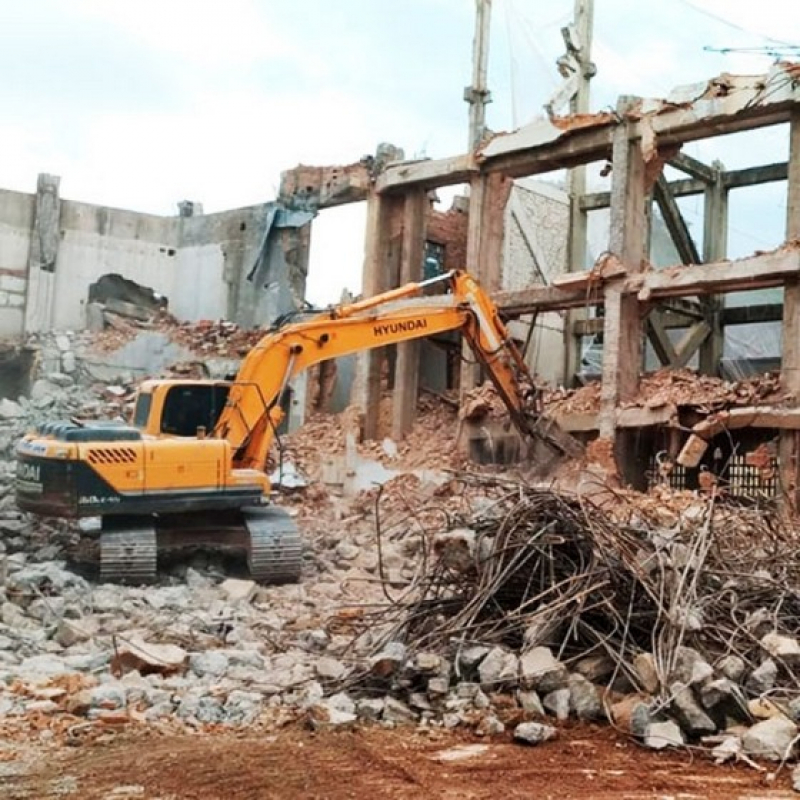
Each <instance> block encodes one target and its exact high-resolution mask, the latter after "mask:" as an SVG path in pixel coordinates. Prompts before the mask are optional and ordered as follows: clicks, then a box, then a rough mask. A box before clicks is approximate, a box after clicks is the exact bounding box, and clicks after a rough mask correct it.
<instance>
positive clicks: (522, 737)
mask: <svg viewBox="0 0 800 800" xmlns="http://www.w3.org/2000/svg"><path fill="white" fill-rule="evenodd" d="M556 733H557V732H556V729H555V728H553V727H552V726H550V725H543V724H542V723H540V722H521V723H520V724H519V725H517V727H516V728H514V741H515V742H520V743H522V744H527V745H537V744H541V743H542V742H547V741H549V740H550V739H553V738H555V736H556Z"/></svg>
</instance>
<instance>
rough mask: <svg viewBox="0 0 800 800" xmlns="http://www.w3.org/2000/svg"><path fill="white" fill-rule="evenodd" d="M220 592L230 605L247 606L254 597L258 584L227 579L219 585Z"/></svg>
mask: <svg viewBox="0 0 800 800" xmlns="http://www.w3.org/2000/svg"><path fill="white" fill-rule="evenodd" d="M219 588H220V591H221V592H222V593H223V594H224V595H225V599H226V600H227V601H228V602H229V603H230V604H231V605H238V604H240V603H241V604H243V605H244V604H247V603H250V602H252V600H253V597H255V594H256V590H257V589H258V584H257V583H256V582H255V581H247V580H241V579H239V578H228V579H227V580H224V581H222V583H221V584H220V585H219Z"/></svg>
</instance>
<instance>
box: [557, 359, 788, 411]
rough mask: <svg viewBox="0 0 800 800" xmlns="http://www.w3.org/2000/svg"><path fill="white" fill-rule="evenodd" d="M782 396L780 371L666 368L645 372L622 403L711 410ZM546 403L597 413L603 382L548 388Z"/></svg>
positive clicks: (775, 401) (775, 400)
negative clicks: (741, 374) (735, 374)
mask: <svg viewBox="0 0 800 800" xmlns="http://www.w3.org/2000/svg"><path fill="white" fill-rule="evenodd" d="M783 399H784V393H783V391H782V388H781V385H780V376H779V375H778V374H777V373H766V374H764V375H759V376H757V377H754V378H746V379H744V380H741V381H725V380H722V379H721V378H716V377H713V376H710V375H699V374H698V373H696V372H694V371H692V370H690V369H679V370H670V369H663V370H659V371H658V372H654V373H650V374H648V375H643V376H642V379H641V382H640V384H639V392H638V394H637V396H636V397H635V398H633V400H631V401H629V402H627V403H623V404H622V407H634V406H637V407H641V408H661V407H662V406H667V405H672V406H693V407H695V408H698V409H700V410H703V411H706V412H708V413H711V412H713V411H717V410H719V409H721V408H728V407H731V406H750V405H757V404H770V405H779V404H780V403H781V402H782V401H783ZM544 404H545V409H546V410H547V411H548V412H549V413H551V414H554V415H557V416H563V415H566V414H587V413H596V412H597V411H599V410H600V382H599V381H595V382H592V383H588V384H587V385H586V386H582V387H581V388H580V389H565V388H563V387H559V388H556V389H552V390H549V391H547V392H546V393H545V396H544Z"/></svg>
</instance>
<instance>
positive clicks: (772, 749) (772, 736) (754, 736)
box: [742, 717, 797, 761]
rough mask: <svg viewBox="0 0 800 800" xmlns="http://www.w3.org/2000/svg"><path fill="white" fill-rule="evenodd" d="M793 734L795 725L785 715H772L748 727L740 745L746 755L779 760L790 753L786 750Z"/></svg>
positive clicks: (795, 731) (793, 736)
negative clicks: (770, 717)
mask: <svg viewBox="0 0 800 800" xmlns="http://www.w3.org/2000/svg"><path fill="white" fill-rule="evenodd" d="M795 736H797V725H795V724H794V723H793V722H792V721H791V720H788V719H786V717H773V718H772V719H767V720H764V721H763V722H757V723H756V724H755V725H753V726H752V727H751V728H749V729H748V731H747V733H745V735H744V737H743V738H742V747H743V749H744V752H745V753H746V754H747V755H748V756H753V757H758V758H766V759H769V760H770V761H781V760H782V759H783V758H785V757H787V756H788V755H790V754H789V753H787V751H788V749H789V746H790V745H791V744H792V740H793V739H794V738H795Z"/></svg>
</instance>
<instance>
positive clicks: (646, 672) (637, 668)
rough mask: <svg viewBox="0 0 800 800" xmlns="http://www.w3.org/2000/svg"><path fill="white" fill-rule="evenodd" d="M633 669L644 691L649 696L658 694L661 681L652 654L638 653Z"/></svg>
mask: <svg viewBox="0 0 800 800" xmlns="http://www.w3.org/2000/svg"><path fill="white" fill-rule="evenodd" d="M633 669H634V672H636V677H637V678H638V679H639V684H640V686H641V687H642V689H643V690H644V691H645V692H647V693H648V694H656V692H658V687H659V686H660V681H659V680H658V670H657V669H656V660H655V658H653V654H652V653H637V654H636V655H635V656H634V657H633Z"/></svg>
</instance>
